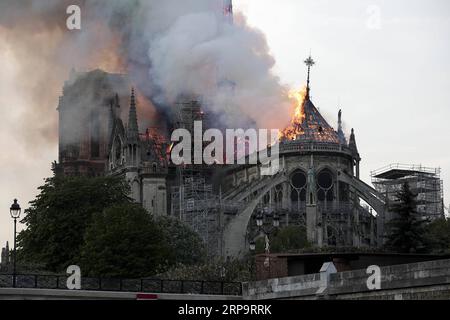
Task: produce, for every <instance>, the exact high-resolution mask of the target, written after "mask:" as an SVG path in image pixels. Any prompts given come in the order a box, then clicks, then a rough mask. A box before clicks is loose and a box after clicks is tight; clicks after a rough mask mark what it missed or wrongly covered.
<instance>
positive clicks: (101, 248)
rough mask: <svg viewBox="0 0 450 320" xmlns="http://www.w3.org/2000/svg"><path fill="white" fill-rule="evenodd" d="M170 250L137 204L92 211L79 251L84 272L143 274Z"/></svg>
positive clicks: (160, 263) (158, 264) (160, 262)
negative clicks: (91, 217)
mask: <svg viewBox="0 0 450 320" xmlns="http://www.w3.org/2000/svg"><path fill="white" fill-rule="evenodd" d="M168 252H170V248H169V247H168V244H167V243H166V242H165V241H164V236H163V232H162V229H161V228H159V227H158V225H157V223H155V221H154V219H153V217H152V216H151V215H149V214H148V213H147V211H145V209H143V208H142V207H141V206H140V205H138V204H127V205H120V206H115V207H110V208H107V209H105V210H104V211H103V212H102V213H99V214H95V215H94V218H93V220H92V223H91V224H90V225H89V227H88V228H87V230H86V236H85V242H84V245H83V247H82V250H81V267H82V270H83V272H84V273H85V274H87V275H93V276H106V277H144V276H150V275H152V274H154V273H155V272H156V271H157V270H159V269H160V268H161V267H162V266H164V265H165V264H166V263H167V261H166V257H167V256H168Z"/></svg>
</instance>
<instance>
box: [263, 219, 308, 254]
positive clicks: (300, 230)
mask: <svg viewBox="0 0 450 320" xmlns="http://www.w3.org/2000/svg"><path fill="white" fill-rule="evenodd" d="M310 247H311V244H310V243H309V242H308V239H307V236H306V228H305V227H303V226H295V225H290V226H287V227H284V228H281V229H279V230H278V231H276V232H274V233H273V234H272V235H271V236H270V252H271V253H281V252H292V251H299V250H301V249H306V248H310ZM264 250H265V238H264V237H260V238H258V239H257V240H256V253H263V252H264Z"/></svg>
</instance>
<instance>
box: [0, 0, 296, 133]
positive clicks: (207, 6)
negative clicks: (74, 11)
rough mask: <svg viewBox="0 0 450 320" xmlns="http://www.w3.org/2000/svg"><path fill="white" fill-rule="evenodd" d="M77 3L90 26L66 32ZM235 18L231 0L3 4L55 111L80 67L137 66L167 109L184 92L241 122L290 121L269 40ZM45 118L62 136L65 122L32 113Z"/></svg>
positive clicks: (26, 0) (4, 30)
mask: <svg viewBox="0 0 450 320" xmlns="http://www.w3.org/2000/svg"><path fill="white" fill-rule="evenodd" d="M70 4H77V5H79V6H80V7H81V10H82V11H81V12H82V30H81V31H69V30H67V29H66V26H65V22H66V18H67V15H66V12H65V11H66V8H67V6H68V5H70ZM235 20H236V21H237V23H236V24H235V25H231V24H229V23H227V22H226V21H225V19H224V18H223V15H222V0H184V1H179V0H164V1H162V0H148V1H145V0H132V1H121V0H85V1H66V0H62V1H61V0H40V1H32V0H22V1H13V0H11V1H2V2H1V3H0V28H1V29H0V31H1V33H0V35H2V34H4V35H6V36H5V37H6V38H7V39H8V41H9V43H10V44H11V45H12V46H15V47H16V48H20V49H18V50H17V51H18V52H21V53H20V54H22V55H23V57H21V59H20V60H21V63H22V66H23V67H24V68H22V70H21V78H23V79H24V81H25V82H26V81H27V76H28V75H29V74H30V73H31V71H32V70H33V71H34V72H35V75H34V76H33V77H32V78H33V83H34V84H35V86H34V88H33V89H35V91H34V94H33V98H34V100H35V102H36V104H37V105H38V106H37V107H36V108H41V110H42V109H44V110H45V111H53V112H54V108H55V106H56V103H57V101H56V100H55V98H56V97H57V95H58V94H59V93H60V88H61V86H62V83H63V81H64V80H66V79H67V77H68V74H69V71H70V69H71V68H72V67H74V68H76V69H77V70H89V69H95V68H101V69H104V70H105V71H112V72H123V73H128V74H129V77H130V80H131V82H133V83H134V84H135V85H136V86H137V87H138V88H139V91H141V92H142V93H143V94H144V95H145V96H147V97H149V98H150V99H151V100H152V102H153V103H154V104H155V105H156V106H157V108H159V109H160V110H162V111H163V112H167V113H169V114H170V110H171V108H173V107H174V106H175V103H176V102H177V100H178V99H179V98H180V97H196V98H201V99H202V100H203V105H204V106H205V107H206V108H207V109H208V110H210V111H213V112H214V113H217V114H219V115H221V121H222V122H224V123H225V124H226V125H227V126H229V127H231V128H232V127H235V126H236V124H238V123H241V120H242V118H245V117H248V118H250V119H251V120H253V121H254V122H255V123H256V124H257V126H258V127H264V128H266V127H268V128H275V127H280V128H281V127H283V126H284V125H285V124H287V123H288V121H289V119H288V118H289V115H288V113H289V106H288V105H289V101H288V99H287V97H286V94H285V93H286V88H284V87H283V86H282V85H281V84H280V82H279V79H278V78H277V77H276V76H274V75H273V74H272V72H271V69H272V67H273V65H274V59H273V58H272V57H271V55H270V54H269V50H268V47H267V43H266V40H265V37H264V35H263V34H262V33H261V32H259V31H258V30H255V29H253V28H250V27H249V26H248V25H247V24H246V21H245V18H244V17H242V16H240V15H238V16H237V19H235ZM29 57H31V59H29ZM36 65H37V66H38V67H37V66H36ZM36 69H37V72H36ZM49 97H51V99H49ZM41 102H42V103H45V106H44V105H39V104H40V103H41ZM42 116H45V119H46V121H44V123H47V124H48V128H47V130H48V132H46V133H45V135H46V137H51V140H53V141H54V139H55V136H56V131H55V128H56V121H49V120H48V119H49V118H48V114H47V113H44V114H42V113H41V112H39V113H38V114H37V115H33V114H32V112H30V114H29V117H30V119H31V121H30V122H32V123H36V117H38V118H39V117H42ZM30 119H25V122H27V120H30ZM53 119H56V118H53ZM42 129H43V131H42V132H43V134H44V131H45V128H42ZM50 132H53V134H52V133H50Z"/></svg>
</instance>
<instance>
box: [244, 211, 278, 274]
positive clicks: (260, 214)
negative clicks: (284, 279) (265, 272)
mask: <svg viewBox="0 0 450 320" xmlns="http://www.w3.org/2000/svg"><path fill="white" fill-rule="evenodd" d="M268 213H269V209H268V208H264V209H259V210H258V212H257V214H256V226H257V227H258V231H259V232H262V233H264V235H265V241H266V245H265V252H266V255H267V257H266V260H265V261H264V265H267V266H268V268H269V278H270V277H271V272H270V240H269V236H270V235H271V234H272V233H273V232H274V231H275V230H277V229H278V228H279V226H280V217H279V216H278V215H277V214H274V215H273V216H272V227H271V228H269V229H266V228H265V227H264V216H266V215H268ZM255 249H256V243H255V241H254V240H253V241H251V242H250V250H251V251H255Z"/></svg>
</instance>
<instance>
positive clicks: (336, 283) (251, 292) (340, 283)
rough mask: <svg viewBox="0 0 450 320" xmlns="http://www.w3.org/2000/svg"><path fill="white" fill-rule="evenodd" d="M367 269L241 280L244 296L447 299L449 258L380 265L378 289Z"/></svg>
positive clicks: (273, 297)
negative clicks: (372, 286) (370, 281)
mask: <svg viewBox="0 0 450 320" xmlns="http://www.w3.org/2000/svg"><path fill="white" fill-rule="evenodd" d="M369 276H370V274H368V273H367V271H366V270H354V271H346V272H337V273H333V272H331V273H330V272H328V273H326V271H324V272H322V273H316V274H310V275H304V276H298V277H287V278H280V279H271V280H265V281H258V282H253V283H244V286H243V295H244V299H382V300H394V299H397V300H399V299H449V298H450V259H448V260H435V261H427V262H420V263H411V264H403V265H396V266H388V267H382V268H381V282H380V289H375V290H369V289H368V287H367V280H368V278H369Z"/></svg>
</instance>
